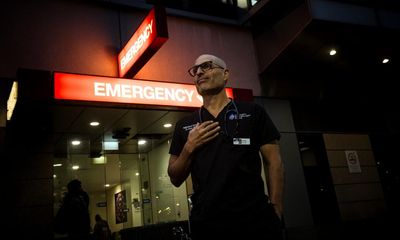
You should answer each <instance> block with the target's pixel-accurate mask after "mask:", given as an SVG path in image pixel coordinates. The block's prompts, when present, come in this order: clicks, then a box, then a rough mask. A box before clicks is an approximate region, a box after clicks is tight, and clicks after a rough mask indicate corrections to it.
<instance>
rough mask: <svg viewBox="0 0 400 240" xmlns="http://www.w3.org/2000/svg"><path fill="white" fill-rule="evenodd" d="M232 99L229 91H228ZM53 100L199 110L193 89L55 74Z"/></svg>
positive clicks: (196, 95)
mask: <svg viewBox="0 0 400 240" xmlns="http://www.w3.org/2000/svg"><path fill="white" fill-rule="evenodd" d="M227 94H228V96H229V97H232V89H227ZM54 97H55V99H60V100H61V99H62V100H78V101H95V102H111V103H128V104H129V103H132V104H148V105H163V106H181V107H200V106H201V105H202V104H203V98H202V97H201V96H200V95H199V94H198V93H197V90H196V86H195V85H190V84H178V83H167V82H156V81H145V80H136V79H135V80H132V79H123V78H111V77H99V76H89V75H79V74H69V73H59V72H56V73H54Z"/></svg>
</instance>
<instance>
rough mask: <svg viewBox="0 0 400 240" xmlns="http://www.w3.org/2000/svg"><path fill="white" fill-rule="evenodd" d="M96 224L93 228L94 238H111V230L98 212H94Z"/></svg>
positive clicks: (108, 239) (107, 239)
mask: <svg viewBox="0 0 400 240" xmlns="http://www.w3.org/2000/svg"><path fill="white" fill-rule="evenodd" d="M94 219H95V220H96V224H95V225H94V230H93V239H94V240H111V230H110V227H109V226H108V223H107V221H106V220H104V219H102V218H101V217H100V215H99V214H96V216H95V218H94Z"/></svg>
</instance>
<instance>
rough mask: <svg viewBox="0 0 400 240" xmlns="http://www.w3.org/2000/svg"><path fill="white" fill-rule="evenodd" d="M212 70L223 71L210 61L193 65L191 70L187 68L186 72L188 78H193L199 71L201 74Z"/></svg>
mask: <svg viewBox="0 0 400 240" xmlns="http://www.w3.org/2000/svg"><path fill="white" fill-rule="evenodd" d="M214 68H221V69H224V68H223V67H221V66H219V65H218V64H215V63H213V62H212V61H208V62H204V63H202V64H199V65H195V66H193V67H191V68H189V70H188V72H189V74H190V76H192V77H194V76H196V74H197V71H198V70H199V69H200V71H202V72H207V71H208V70H211V69H214Z"/></svg>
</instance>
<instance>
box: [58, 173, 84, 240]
mask: <svg viewBox="0 0 400 240" xmlns="http://www.w3.org/2000/svg"><path fill="white" fill-rule="evenodd" d="M67 188H68V192H67V193H66V195H65V196H64V198H63V203H62V205H61V208H60V211H62V212H63V214H62V215H63V218H64V219H63V222H64V224H65V230H66V233H67V235H68V239H70V240H89V239H90V216H89V195H88V194H87V193H86V192H85V191H84V190H83V189H82V183H81V181H79V180H78V179H74V180H72V181H70V182H69V183H68V185H67Z"/></svg>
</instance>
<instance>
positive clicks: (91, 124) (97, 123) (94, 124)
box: [89, 121, 100, 127]
mask: <svg viewBox="0 0 400 240" xmlns="http://www.w3.org/2000/svg"><path fill="white" fill-rule="evenodd" d="M89 124H90V126H93V127H96V126H99V125H100V123H99V122H96V121H94V122H90V123H89Z"/></svg>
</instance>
